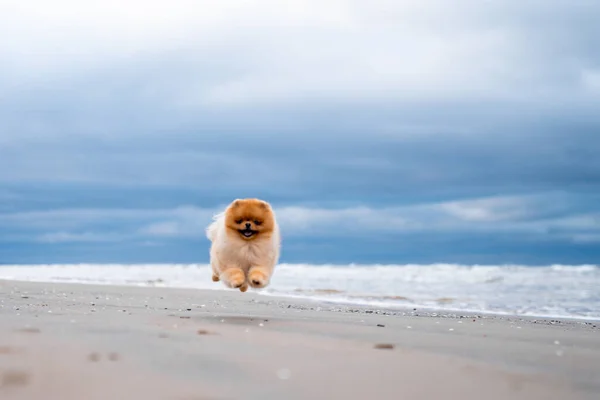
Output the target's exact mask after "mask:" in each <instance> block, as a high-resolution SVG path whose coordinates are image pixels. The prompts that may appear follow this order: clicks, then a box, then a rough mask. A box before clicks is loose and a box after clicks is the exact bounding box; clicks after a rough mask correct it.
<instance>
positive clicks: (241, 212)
mask: <svg viewBox="0 0 600 400" xmlns="http://www.w3.org/2000/svg"><path fill="white" fill-rule="evenodd" d="M225 225H226V226H227V229H228V231H229V233H230V234H232V235H234V236H237V237H240V238H242V239H243V240H254V239H257V238H260V237H268V236H270V234H271V233H272V232H273V228H274V218H273V210H271V206H270V205H269V203H267V202H266V201H262V200H258V199H240V200H235V201H234V202H233V203H231V204H230V205H229V207H227V210H226V211H225Z"/></svg>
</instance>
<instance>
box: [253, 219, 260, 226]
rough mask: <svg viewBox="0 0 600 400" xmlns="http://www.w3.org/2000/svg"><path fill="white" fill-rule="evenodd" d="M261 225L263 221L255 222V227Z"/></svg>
mask: <svg viewBox="0 0 600 400" xmlns="http://www.w3.org/2000/svg"><path fill="white" fill-rule="evenodd" d="M261 224H262V221H256V220H255V221H254V225H261Z"/></svg>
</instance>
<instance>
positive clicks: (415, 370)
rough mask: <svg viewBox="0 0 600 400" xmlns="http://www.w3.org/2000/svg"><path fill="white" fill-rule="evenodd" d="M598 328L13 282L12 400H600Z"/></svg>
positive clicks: (6, 364) (4, 382) (8, 293)
mask: <svg viewBox="0 0 600 400" xmlns="http://www.w3.org/2000/svg"><path fill="white" fill-rule="evenodd" d="M598 327H600V325H597V324H596V323H595V322H581V321H568V320H550V319H534V318H527V319H522V318H518V317H498V316H486V315H473V314H469V315H467V314H452V313H448V312H435V313H433V312H425V311H422V310H413V309H410V310H400V311H397V310H396V311H392V310H381V309H373V308H368V307H357V306H343V305H335V304H327V303H323V302H319V303H318V302H311V301H307V300H294V299H283V298H275V297H267V296H260V295H257V294H254V293H239V292H237V291H224V290H219V291H207V290H187V289H167V288H136V287H117V286H92V285H77V284H49V283H24V282H12V281H0V398H1V399H3V400H4V399H6V400H12V399H57V400H74V399H78V400H79V399H90V400H91V399H103V400H105V399H188V400H192V399H242V398H243V399H370V398H373V399H434V398H444V399H488V400H493V399H545V400H549V399H579V398H581V399H598V398H600V329H599V328H598Z"/></svg>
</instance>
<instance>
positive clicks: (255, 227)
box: [206, 199, 281, 292]
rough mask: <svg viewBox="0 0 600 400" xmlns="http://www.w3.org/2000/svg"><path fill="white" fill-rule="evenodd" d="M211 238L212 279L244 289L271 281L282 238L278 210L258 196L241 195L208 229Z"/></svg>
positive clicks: (216, 217) (217, 216)
mask: <svg viewBox="0 0 600 400" xmlns="http://www.w3.org/2000/svg"><path fill="white" fill-rule="evenodd" d="M206 236H207V237H208V239H209V240H210V241H211V247H210V265H211V267H212V274H213V275H212V280H213V281H214V282H218V281H222V282H223V283H224V284H225V286H227V287H230V288H234V289H240V291H242V292H245V291H246V290H248V286H251V287H253V288H264V287H266V286H267V285H269V282H270V280H271V276H272V275H273V271H274V269H275V265H276V264H277V262H278V261H279V251H280V245H281V238H280V234H279V226H278V225H277V220H276V219H275V212H274V211H273V209H272V208H271V205H270V204H269V203H268V202H266V201H263V200H259V199H238V200H235V201H233V202H232V203H231V204H230V205H229V206H228V207H227V208H226V209H225V211H224V212H222V213H220V214H217V215H216V216H215V217H214V220H213V222H212V223H211V224H210V225H209V226H208V228H207V229H206Z"/></svg>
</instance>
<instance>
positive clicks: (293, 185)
mask: <svg viewBox="0 0 600 400" xmlns="http://www.w3.org/2000/svg"><path fill="white" fill-rule="evenodd" d="M599 15H600V2H598V1H596V0H527V1H522V0H487V1H484V0H374V1H363V0H327V1H312V0H298V1H296V0H286V1H281V0H255V1H248V0H244V1H243V0H220V1H218V2H217V1H201V0H170V1H163V0H144V1H141V0H128V1H117V0H104V1H102V2H96V1H81V0H78V1H75V0H53V1H46V0H38V1H34V0H0V60H1V62H0V263H58V262H186V263H188V262H206V261H207V260H208V246H209V244H208V241H207V240H206V238H205V236H204V228H205V226H206V225H207V224H208V223H209V221H210V218H211V215H212V214H213V213H214V212H216V211H218V210H220V209H221V208H222V207H224V206H225V205H226V204H227V203H229V202H230V201H231V200H233V199H235V198H239V197H247V196H252V197H261V198H264V199H266V200H269V201H271V202H272V203H273V205H274V207H275V208H276V210H277V212H278V216H279V219H280V223H281V226H282V230H283V236H284V243H283V252H282V261H285V262H313V263H326V262H327V263H348V262H357V263H378V262H381V263H409V262H411V263H412V262H418V263H430V262H456V263H466V264H471V263H480V264H498V263H522V264H536V265H539V264H549V263H571V264H578V263H594V262H598V259H599V258H600V157H599V156H598V154H599V153H600V52H599V51H598V49H600V24H598V23H597V21H598V16H599Z"/></svg>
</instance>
